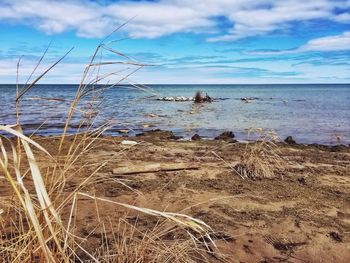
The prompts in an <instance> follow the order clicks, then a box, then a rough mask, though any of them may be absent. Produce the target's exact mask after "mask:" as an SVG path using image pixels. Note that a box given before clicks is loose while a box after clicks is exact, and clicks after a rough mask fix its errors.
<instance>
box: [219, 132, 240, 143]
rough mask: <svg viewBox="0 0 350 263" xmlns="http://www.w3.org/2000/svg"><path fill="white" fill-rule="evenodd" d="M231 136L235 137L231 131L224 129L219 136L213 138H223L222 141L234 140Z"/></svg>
mask: <svg viewBox="0 0 350 263" xmlns="http://www.w3.org/2000/svg"><path fill="white" fill-rule="evenodd" d="M233 138H235V135H234V133H233V132H232V131H225V132H223V133H221V134H220V135H219V136H217V137H215V140H224V141H232V142H233V141H236V140H234V139H233Z"/></svg>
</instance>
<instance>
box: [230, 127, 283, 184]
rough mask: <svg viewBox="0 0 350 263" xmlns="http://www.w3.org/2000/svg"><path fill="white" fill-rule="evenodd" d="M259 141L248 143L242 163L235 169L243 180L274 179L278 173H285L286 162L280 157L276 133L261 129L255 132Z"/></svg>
mask: <svg viewBox="0 0 350 263" xmlns="http://www.w3.org/2000/svg"><path fill="white" fill-rule="evenodd" d="M253 132H254V133H257V135H258V139H257V140H256V142H254V143H247V145H246V148H245V151H244V154H243V156H242V157H241V162H240V163H239V164H237V165H236V166H235V167H234V169H235V171H236V172H237V173H238V174H239V175H240V176H241V177H242V178H250V179H258V178H271V177H274V176H275V174H276V172H277V171H283V170H284V167H285V161H284V160H283V158H282V157H281V155H280V152H279V149H278V146H277V145H276V142H278V141H279V138H278V136H277V135H276V133H274V132H264V131H262V130H261V129H257V130H254V131H253Z"/></svg>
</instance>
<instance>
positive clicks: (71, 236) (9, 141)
mask: <svg viewBox="0 0 350 263" xmlns="http://www.w3.org/2000/svg"><path fill="white" fill-rule="evenodd" d="M106 41H107V39H105V40H104V41H103V42H101V43H100V44H99V45H98V46H97V48H96V50H95V52H94V54H93V55H92V57H91V60H90V62H89V63H88V64H87V66H86V67H85V69H84V71H83V75H82V78H81V81H80V84H79V87H78V88H77V91H76V94H75V97H74V98H73V99H72V100H71V101H69V104H70V106H69V108H68V109H67V117H66V120H65V122H64V124H63V126H64V128H63V130H62V134H61V135H60V136H59V137H60V138H59V143H57V145H56V148H54V149H50V152H49V150H47V149H45V147H44V146H42V145H40V144H39V143H38V142H36V141H35V137H33V136H27V135H24V132H23V131H22V128H21V121H20V120H21V101H22V100H23V98H24V97H26V95H27V94H28V92H29V91H30V90H31V89H33V88H35V85H36V84H37V83H38V82H39V81H40V80H41V79H42V78H43V77H45V76H46V74H48V73H49V72H50V71H51V70H52V69H53V68H54V67H55V66H56V65H57V64H58V63H59V62H61V61H62V60H63V59H64V58H65V57H66V56H67V55H68V54H69V53H70V52H71V51H72V49H70V50H69V51H68V52H67V53H66V54H64V56H62V57H61V58H60V59H58V60H57V61H56V62H54V63H53V64H52V65H50V66H49V67H47V68H46V69H45V70H44V71H43V72H42V73H39V74H38V76H37V77H36V78H35V79H34V80H31V79H32V77H33V76H34V75H35V74H36V71H37V69H38V67H39V65H40V64H41V63H42V61H43V60H44V57H45V54H46V53H47V52H48V48H47V49H46V50H45V52H44V54H43V55H42V57H41V58H40V59H39V61H38V63H37V64H36V65H35V67H34V69H33V71H32V73H31V74H30V76H29V77H28V79H27V81H26V82H25V84H24V85H20V84H19V83H18V75H19V74H18V72H19V68H20V61H19V62H18V66H17V85H16V98H15V104H16V121H15V123H13V124H9V125H0V131H2V134H5V135H1V137H0V150H1V151H0V170H1V173H0V176H3V177H4V180H5V182H6V184H4V185H3V188H4V189H6V195H2V196H1V197H0V230H1V231H0V232H1V239H0V259H1V262H83V261H84V262H88V261H91V262H189V261H193V260H194V258H195V257H196V256H198V255H200V254H202V253H201V249H202V248H203V244H202V243H203V241H200V240H204V239H203V238H202V237H203V236H206V237H207V238H206V240H209V241H210V240H211V238H210V235H209V232H210V227H209V226H208V225H207V224H205V223H204V222H203V221H201V220H198V219H195V218H192V217H190V216H187V215H184V214H179V213H170V212H164V211H156V210H152V209H148V208H143V207H137V206H134V205H130V204H126V203H122V202H117V201H115V200H110V199H106V198H104V197H99V196H96V195H94V194H91V193H88V192H87V191H85V187H86V186H87V185H89V184H93V183H94V180H97V179H96V178H97V177H98V176H97V173H98V172H99V171H100V170H101V168H103V167H104V166H105V165H106V163H94V165H93V167H94V168H93V170H92V171H91V172H90V174H89V175H88V176H87V177H86V178H84V179H82V181H80V182H79V183H78V184H77V185H76V186H75V187H74V188H73V189H72V190H71V192H70V193H67V192H65V187H66V183H67V181H69V180H71V179H72V178H73V177H74V176H75V175H76V174H77V173H78V172H79V169H84V168H85V167H84V166H82V167H80V168H78V169H77V167H79V166H78V165H77V164H78V163H79V162H80V161H81V160H84V159H85V158H86V155H87V154H88V153H89V152H90V151H91V150H93V149H94V147H95V146H96V145H98V142H99V137H100V136H101V134H102V133H103V132H104V131H105V130H106V129H108V127H109V125H108V123H107V124H105V125H102V126H100V127H97V128H96V127H95V125H94V123H95V118H96V115H97V114H98V107H99V106H101V104H100V101H98V100H97V99H96V98H98V97H100V96H102V95H103V92H104V91H105V90H107V89H110V88H113V87H116V86H118V85H120V84H122V83H128V84H129V85H131V86H132V87H134V88H139V89H144V88H145V87H143V86H142V85H137V84H134V83H133V82H132V81H131V80H129V77H130V76H131V75H132V74H133V73H135V72H136V71H138V70H140V69H141V68H143V67H144V66H146V65H145V64H142V63H139V62H137V61H136V60H134V59H133V58H131V57H128V56H126V55H124V54H122V53H120V52H119V51H117V50H115V49H113V48H112V47H111V46H110V44H113V43H114V42H113V41H111V42H108V43H106ZM105 52H106V53H108V57H109V58H110V57H112V56H113V58H114V59H111V60H106V61H105V60H103V57H104V56H103V55H104V53H105ZM107 66H108V67H110V66H118V69H116V70H114V71H112V72H111V71H109V72H106V71H105V69H104V67H107ZM120 66H122V67H123V68H122V69H121V68H120ZM115 79H117V80H116V81H115ZM101 83H103V84H101ZM41 99H47V98H41ZM52 99H53V100H54V99H55V98H49V100H52ZM86 99H87V100H86ZM84 103H87V104H86V105H85V106H86V107H85V108H86V109H87V112H85V114H83V117H82V118H81V121H80V124H79V126H78V128H77V129H76V131H75V133H74V134H70V135H69V138H68V128H69V126H70V123H71V121H72V119H73V117H74V116H75V114H76V111H77V110H78V107H79V106H81V104H84ZM79 109H80V108H79ZM83 127H84V129H83ZM86 127H87V128H86ZM121 183H122V182H121ZM80 198H86V199H91V200H92V201H94V202H96V204H97V203H98V202H105V203H108V204H110V205H115V206H118V207H120V208H123V209H125V210H126V211H127V210H133V211H136V212H138V213H143V214H147V215H148V216H152V217H156V218H159V220H161V221H162V222H163V223H162V224H158V225H157V226H156V227H155V228H154V229H152V230H150V231H148V232H147V233H139V234H138V235H135V232H136V227H135V226H130V225H127V224H126V222H124V223H123V224H122V225H123V229H124V230H123V231H120V229H118V231H117V233H115V232H113V235H112V237H113V238H112V241H113V242H112V243H110V242H102V245H101V246H100V247H98V248H95V249H93V250H91V249H89V248H86V247H84V244H85V243H86V240H88V239H89V236H77V235H76V232H75V229H76V225H75V224H76V222H75V218H76V215H77V211H78V200H79V199H80ZM96 207H98V205H96ZM64 211H69V213H68V216H67V215H64ZM97 214H98V211H97ZM114 220H121V219H114ZM97 221H98V224H99V227H103V228H104V227H105V226H106V224H108V223H109V222H103V221H102V220H101V219H100V218H97ZM164 226H166V227H164ZM125 229H127V230H125ZM174 229H177V230H179V231H183V232H184V233H187V235H186V236H187V238H183V239H181V240H176V241H174V242H170V243H169V242H165V241H164V240H162V237H164V236H165V235H166V234H168V233H169V232H171V231H174ZM136 236H138V237H136ZM110 238H111V237H110V236H109V237H108V239H110ZM102 239H103V240H106V239H107V232H105V234H104V236H103V237H102ZM204 247H205V244H204ZM204 260H205V257H203V258H202V259H201V261H204Z"/></svg>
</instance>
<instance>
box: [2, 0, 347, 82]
mask: <svg viewBox="0 0 350 263" xmlns="http://www.w3.org/2000/svg"><path fill="white" fill-rule="evenodd" d="M122 24H125V25H124V26H122V27H121V28H119V30H117V31H116V32H114V33H113V34H112V35H110V34H111V32H113V31H114V30H115V29H117V28H118V27H120V26H121V25H122ZM0 36H1V41H0V83H15V82H16V65H17V62H18V60H19V58H21V61H20V66H19V82H22V83H23V82H25V81H26V80H27V78H28V77H29V76H30V74H31V71H32V70H33V68H34V67H35V65H36V63H37V61H38V60H39V59H40V57H41V55H42V54H43V52H44V51H45V49H46V48H47V47H48V45H49V49H48V51H47V53H46V56H45V58H44V59H43V61H42V63H41V65H40V66H39V68H38V70H37V71H36V72H35V74H34V76H33V77H32V78H34V77H35V75H38V74H40V73H41V72H42V71H43V70H45V68H47V67H49V66H50V64H52V63H53V62H54V61H56V60H57V59H59V58H60V57H61V56H63V55H64V54H65V53H66V52H67V51H68V50H69V49H70V48H72V47H74V49H73V50H72V52H70V53H69V54H68V56H67V57H66V58H65V59H64V60H63V61H62V62H61V63H60V64H58V65H57V66H56V67H55V68H53V69H52V71H50V72H49V74H48V75H47V76H45V78H44V79H42V80H41V81H40V83H59V84H62V83H79V82H80V80H81V76H82V73H83V71H84V67H85V66H86V64H87V63H88V62H89V59H90V58H91V56H92V54H93V53H94V51H95V49H96V47H97V46H98V45H99V44H100V43H101V42H102V41H103V43H104V44H105V45H106V46H108V47H111V48H113V50H116V51H118V52H121V53H123V54H125V55H127V56H128V58H131V60H132V61H138V62H140V63H143V64H146V65H147V66H145V67H143V68H142V69H140V70H138V71H137V72H135V73H134V74H132V75H130V76H129V77H128V81H129V82H130V83H146V84H171V83H174V84H186V83H193V84H197V83H202V84H236V83H237V84H250V83H252V84H254V83H263V84H265V83H350V0H309V1H308V0H172V1H170V0H159V1H151V0H148V1H147V0H134V1H132V0H95V1H93V0H59V1H55V0H0ZM107 36H108V37H107ZM106 37H107V39H105V38H106ZM98 54H99V56H100V57H99V58H100V61H108V62H110V61H124V62H125V61H126V59H125V57H120V56H118V55H117V54H116V53H111V52H108V51H107V50H106V49H104V50H103V52H102V51H101V53H98ZM121 66H124V67H127V68H126V69H125V71H122V70H123V69H122V68H121ZM101 70H102V69H101ZM103 70H105V72H108V71H110V72H114V71H117V72H119V73H118V74H114V75H113V78H114V79H113V80H111V81H116V80H117V78H121V77H122V75H123V74H124V75H125V74H127V73H126V72H128V71H127V70H129V71H130V70H131V71H132V70H133V69H132V67H131V65H124V64H123V65H120V64H115V65H114V64H113V65H106V66H105V67H104V68H103Z"/></svg>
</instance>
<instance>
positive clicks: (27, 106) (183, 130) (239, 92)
mask: <svg viewBox="0 0 350 263" xmlns="http://www.w3.org/2000/svg"><path fill="white" fill-rule="evenodd" d="M76 88H77V86H75V85H38V86H37V87H35V88H33V89H32V90H31V91H30V92H29V93H28V94H26V96H25V97H24V99H23V101H22V104H21V122H22V124H23V127H24V129H25V131H26V132H27V133H30V132H33V131H36V130H37V129H38V128H39V127H40V129H39V130H37V131H36V132H37V133H38V134H41V135H52V134H59V133H60V132H61V131H62V124H63V123H64V120H65V118H66V115H67V104H68V102H64V101H48V100H37V99H36V98H39V97H45V98H61V99H72V98H73V97H74V94H75V91H76ZM196 90H202V91H203V92H204V93H205V92H207V93H208V94H209V95H210V96H211V97H213V98H217V99H218V100H217V101H215V102H213V103H210V104H201V105H199V106H198V105H193V103H192V102H164V101H158V100H156V98H157V97H163V96H193V95H194V93H195V91H196ZM152 95H155V96H153V97H151V96H152ZM242 97H254V98H257V99H256V100H253V101H252V102H251V103H244V102H242V101H241V100H240V98H242ZM14 98H15V86H14V85H0V102H1V104H0V123H1V124H12V123H14V122H15V111H14ZM100 100H102V101H101V105H100V111H99V115H98V116H97V118H96V120H95V122H94V123H95V125H99V124H102V123H105V122H106V121H109V122H111V123H113V127H112V129H111V130H110V131H109V133H112V134H115V135H117V134H118V132H117V130H119V129H131V134H135V133H139V132H141V131H142V130H147V129H154V128H160V129H166V130H172V131H174V132H175V133H176V134H177V135H180V136H184V137H186V138H189V137H190V136H192V135H193V134H194V133H199V134H200V135H202V136H206V137H214V136H216V135H217V134H219V133H220V132H221V131H223V130H232V131H234V133H235V134H236V136H237V137H238V139H246V138H247V129H250V128H262V129H265V130H275V131H276V132H277V133H278V134H279V135H280V136H281V137H282V138H284V137H286V136H288V135H292V136H293V137H294V138H295V139H296V140H297V141H298V142H303V143H324V144H335V143H339V142H340V143H344V144H349V143H350V85H349V84H346V85H338V84H337V85H336V84H331V85H328V84H327V85H319V84H315V85H151V86H150V89H149V90H148V91H141V90H134V89H131V88H130V87H124V88H123V87H122V88H114V89H111V90H108V91H106V92H105V93H104V94H103V98H98V101H100ZM86 108H88V106H86V103H82V105H81V108H79V111H78V112H77V114H76V115H75V117H74V119H73V122H72V125H71V128H70V131H73V130H74V129H75V127H76V125H78V124H79V119H80V118H81V115H82V112H83V111H84V110H86ZM150 113H152V114H155V115H157V117H149V116H148V114H150ZM145 125H146V126H148V125H149V127H147V128H146V127H145ZM337 138H338V141H337ZM339 139H340V141H339Z"/></svg>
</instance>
